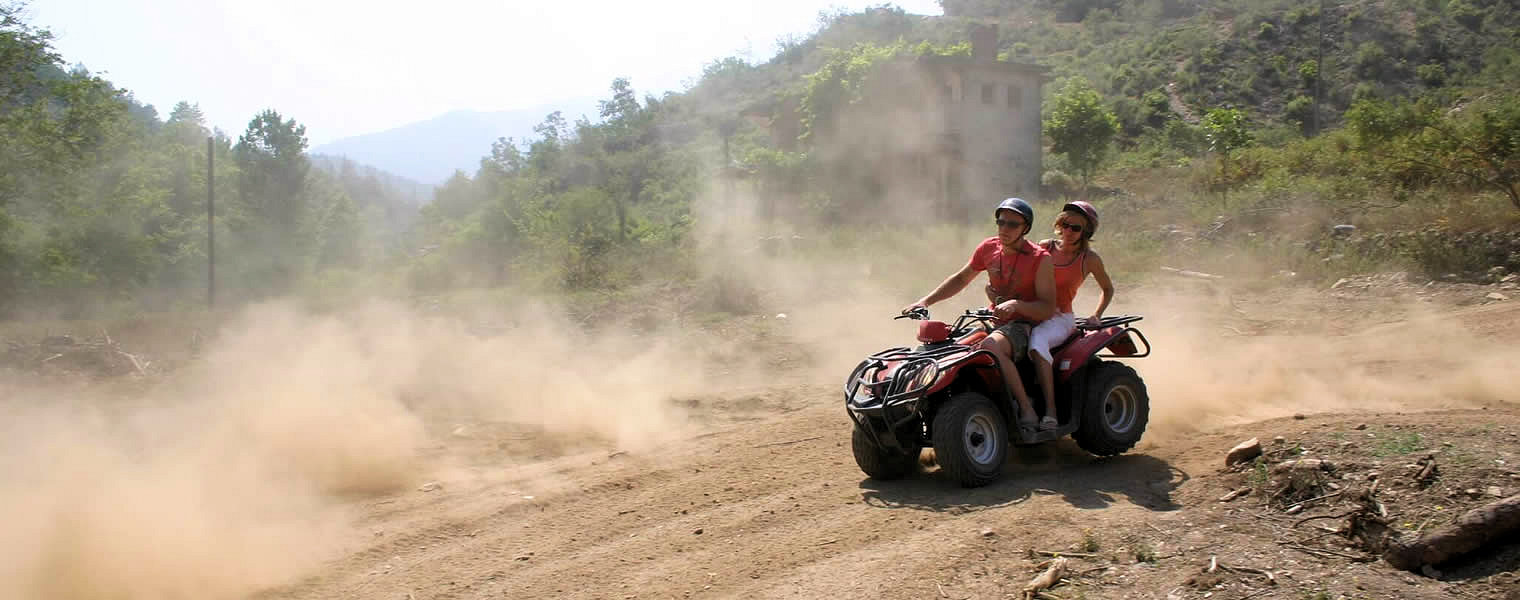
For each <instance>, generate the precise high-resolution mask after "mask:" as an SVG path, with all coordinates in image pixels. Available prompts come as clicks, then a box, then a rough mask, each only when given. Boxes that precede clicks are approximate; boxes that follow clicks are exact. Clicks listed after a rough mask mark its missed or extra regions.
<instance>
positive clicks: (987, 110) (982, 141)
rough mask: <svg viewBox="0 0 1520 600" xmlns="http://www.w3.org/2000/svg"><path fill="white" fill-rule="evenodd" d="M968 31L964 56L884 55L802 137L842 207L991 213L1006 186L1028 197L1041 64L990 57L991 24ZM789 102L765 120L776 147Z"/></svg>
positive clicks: (948, 214)
mask: <svg viewBox="0 0 1520 600" xmlns="http://www.w3.org/2000/svg"><path fill="white" fill-rule="evenodd" d="M970 37H971V46H972V52H971V56H970V57H965V56H953V57H947V56H932V57H921V58H913V59H903V60H899V61H895V62H892V63H888V64H887V65H884V66H883V67H882V68H881V70H880V71H878V72H877V73H875V74H873V75H872V76H871V78H870V79H868V80H867V83H866V85H865V88H864V89H863V90H862V97H861V98H860V100H859V101H857V102H855V103H852V104H850V105H849V106H848V107H847V108H846V109H845V110H843V111H841V113H840V114H839V115H838V117H837V119H835V121H834V123H833V126H832V127H829V128H827V129H826V130H819V131H814V132H813V134H812V138H811V139H809V140H807V144H806V145H807V147H808V151H809V152H812V153H817V155H818V157H819V158H820V159H822V160H821V164H824V165H826V169H827V172H828V173H829V174H830V177H831V178H832V180H833V185H831V187H832V189H831V190H830V191H831V193H833V194H834V195H836V196H839V199H838V201H839V202H840V203H841V204H844V205H847V210H850V211H854V212H858V211H862V210H864V211H880V210H888V211H892V212H894V213H897V214H899V215H901V216H902V217H907V218H932V219H935V220H948V221H965V220H982V219H988V218H990V215H991V213H989V212H988V211H989V210H990V207H991V206H994V205H996V203H997V202H998V201H999V200H1001V199H1003V198H1006V197H1009V196H1020V197H1023V198H1026V199H1030V200H1034V199H1036V198H1035V196H1037V195H1038V193H1039V189H1040V172H1041V164H1040V163H1041V150H1042V145H1041V124H1040V99H1041V88H1042V86H1043V85H1044V82H1045V81H1046V79H1047V78H1048V77H1047V73H1048V71H1049V69H1048V68H1046V67H1042V66H1039V65H1034V64H1027V63H1018V62H1009V61H1002V60H998V59H997V41H998V33H997V27H996V26H995V25H974V26H973V27H972V30H971V36H970ZM795 111H796V108H795V106H782V107H781V108H780V109H779V110H778V111H777V113H776V115H775V118H774V119H772V120H771V122H770V127H771V133H772V135H773V137H774V139H775V141H776V142H778V143H780V144H781V145H782V147H787V146H788V145H792V144H794V143H795V140H796V137H797V134H798V131H799V127H798V120H797V118H796V116H795V115H796V112H795ZM788 113H789V114H788ZM879 220H902V219H901V218H891V217H886V218H883V219H879Z"/></svg>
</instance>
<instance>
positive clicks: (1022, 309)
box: [1013, 257, 1056, 321]
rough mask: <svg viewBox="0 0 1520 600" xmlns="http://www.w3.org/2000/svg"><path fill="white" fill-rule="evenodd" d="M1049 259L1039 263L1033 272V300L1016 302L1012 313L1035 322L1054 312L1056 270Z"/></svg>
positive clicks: (1047, 317)
mask: <svg viewBox="0 0 1520 600" xmlns="http://www.w3.org/2000/svg"><path fill="white" fill-rule="evenodd" d="M1053 262H1054V261H1052V260H1051V259H1050V258H1049V257H1046V258H1044V259H1043V260H1041V261H1040V267H1039V269H1037V270H1035V272H1034V295H1035V299H1034V300H1016V301H1014V304H1013V310H1014V312H1017V313H1018V314H1021V315H1024V316H1025V317H1027V318H1029V319H1032V320H1035V321H1044V320H1045V319H1049V318H1050V316H1051V315H1053V314H1055V312H1056V269H1055V267H1054V266H1053Z"/></svg>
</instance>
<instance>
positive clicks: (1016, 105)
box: [1008, 85, 1024, 110]
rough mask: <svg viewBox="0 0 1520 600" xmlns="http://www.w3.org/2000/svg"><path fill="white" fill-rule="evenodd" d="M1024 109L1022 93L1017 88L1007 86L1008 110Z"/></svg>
mask: <svg viewBox="0 0 1520 600" xmlns="http://www.w3.org/2000/svg"><path fill="white" fill-rule="evenodd" d="M1023 107H1024V91H1023V90H1021V89H1019V86H1016V85H1010V86H1008V108H1012V109H1015V110H1017V109H1020V108H1023Z"/></svg>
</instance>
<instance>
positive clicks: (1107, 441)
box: [1071, 361, 1151, 456]
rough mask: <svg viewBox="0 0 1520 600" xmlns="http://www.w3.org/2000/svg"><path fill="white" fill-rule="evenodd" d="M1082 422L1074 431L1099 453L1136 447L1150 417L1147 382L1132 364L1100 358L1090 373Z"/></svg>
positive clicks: (1084, 445) (1081, 442) (1079, 441)
mask: <svg viewBox="0 0 1520 600" xmlns="http://www.w3.org/2000/svg"><path fill="white" fill-rule="evenodd" d="M1086 391H1087V392H1086V398H1084V399H1083V402H1082V405H1083V406H1082V425H1081V426H1080V427H1078V428H1077V431H1075V432H1074V433H1072V436H1071V437H1072V438H1074V439H1076V440H1077V445H1078V446H1081V447H1082V449H1083V450H1086V451H1088V452H1091V453H1093V454H1096V455H1098V456H1113V455H1115V454H1119V453H1121V452H1124V451H1125V450H1129V449H1130V448H1134V447H1135V444H1137V443H1139V442H1140V435H1141V434H1143V433H1145V424H1146V423H1147V422H1148V421H1149V420H1150V411H1151V401H1150V396H1149V395H1147V394H1146V392H1145V382H1144V381H1143V380H1141V379H1140V376H1139V375H1138V374H1136V373H1135V370H1134V369H1131V368H1130V367H1129V365H1126V364H1122V363H1117V362H1107V361H1104V362H1099V363H1097V364H1095V365H1093V366H1092V373H1091V374H1090V375H1089V376H1088V381H1087V386H1086Z"/></svg>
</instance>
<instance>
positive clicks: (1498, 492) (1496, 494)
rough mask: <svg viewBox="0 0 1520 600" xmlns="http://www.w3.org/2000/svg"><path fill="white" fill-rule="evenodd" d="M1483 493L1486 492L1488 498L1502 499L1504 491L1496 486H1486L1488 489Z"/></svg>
mask: <svg viewBox="0 0 1520 600" xmlns="http://www.w3.org/2000/svg"><path fill="white" fill-rule="evenodd" d="M1485 491H1486V492H1488V495H1489V497H1490V498H1503V497H1504V490H1503V489H1502V488H1500V487H1499V486H1497V485H1491V486H1488V489H1487V490H1485Z"/></svg>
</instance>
